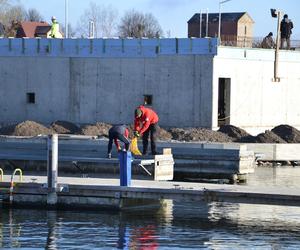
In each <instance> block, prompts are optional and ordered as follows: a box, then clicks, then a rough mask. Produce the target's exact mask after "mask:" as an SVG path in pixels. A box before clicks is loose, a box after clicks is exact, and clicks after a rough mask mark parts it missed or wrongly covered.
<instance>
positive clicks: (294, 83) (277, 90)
mask: <svg viewBox="0 0 300 250" xmlns="http://www.w3.org/2000/svg"><path fill="white" fill-rule="evenodd" d="M299 66H300V53H299V52H295V51H280V54H279V77H280V79H281V80H280V82H273V81H272V79H273V77H274V75H273V72H274V50H266V49H238V48H226V47H219V49H218V55H217V56H216V57H215V58H214V66H213V67H214V77H213V100H214V101H213V106H214V107H213V127H214V128H217V122H218V121H217V112H218V78H220V77H224V78H231V90H230V91H231V96H230V99H231V104H230V105H231V109H230V114H231V115H230V123H231V124H232V125H235V126H239V127H241V128H244V129H245V130H247V131H248V132H250V133H252V134H257V133H260V132H263V131H264V130H266V129H272V128H273V127H275V126H277V125H280V124H289V125H291V126H294V127H296V128H298V129H300V109H299V107H300V98H299V97H298V96H299V93H300V71H299Z"/></svg>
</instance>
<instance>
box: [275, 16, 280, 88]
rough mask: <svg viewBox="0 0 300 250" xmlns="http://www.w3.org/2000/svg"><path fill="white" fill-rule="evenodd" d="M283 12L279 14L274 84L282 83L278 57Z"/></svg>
mask: <svg viewBox="0 0 300 250" xmlns="http://www.w3.org/2000/svg"><path fill="white" fill-rule="evenodd" d="M281 15H282V12H281V11H278V13H277V36H276V48H275V60H274V82H280V77H279V76H278V56H279V43H280V20H281Z"/></svg>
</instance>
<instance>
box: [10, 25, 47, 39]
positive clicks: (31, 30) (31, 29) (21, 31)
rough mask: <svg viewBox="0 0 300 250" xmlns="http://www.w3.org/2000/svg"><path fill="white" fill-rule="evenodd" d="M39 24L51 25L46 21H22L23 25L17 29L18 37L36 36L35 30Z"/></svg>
mask: <svg viewBox="0 0 300 250" xmlns="http://www.w3.org/2000/svg"><path fill="white" fill-rule="evenodd" d="M38 26H50V25H49V23H46V22H21V26H20V27H19V28H18V30H17V35H16V37H19V38H20V37H31V38H34V37H35V31H36V28H37V27H38Z"/></svg>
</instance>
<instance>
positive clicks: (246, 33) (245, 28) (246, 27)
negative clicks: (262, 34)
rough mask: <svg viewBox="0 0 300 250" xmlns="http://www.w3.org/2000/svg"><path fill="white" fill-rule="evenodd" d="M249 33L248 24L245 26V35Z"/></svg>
mask: <svg viewBox="0 0 300 250" xmlns="http://www.w3.org/2000/svg"><path fill="white" fill-rule="evenodd" d="M246 35H247V26H245V36H246Z"/></svg>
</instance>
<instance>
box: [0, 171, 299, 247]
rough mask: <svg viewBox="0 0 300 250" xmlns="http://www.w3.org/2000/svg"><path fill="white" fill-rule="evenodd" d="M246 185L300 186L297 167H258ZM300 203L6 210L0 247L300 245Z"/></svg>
mask: <svg viewBox="0 0 300 250" xmlns="http://www.w3.org/2000/svg"><path fill="white" fill-rule="evenodd" d="M249 177H250V178H249V180H248V183H247V185H250V186H260V187H262V188H263V187H264V186H285V187H286V186H290V187H295V188H299V186H300V182H299V180H300V169H299V168H292V167H286V168H282V167H281V168H275V169H274V168H258V169H257V171H256V172H255V174H254V175H251V176H249ZM299 235H300V208H298V207H288V206H267V205H249V204H229V203H210V204H206V203H182V202H172V201H164V203H163V204H162V206H161V207H160V208H157V207H156V208H149V207H148V208H146V207H142V208H140V209H135V210H128V211H124V212H120V213H119V212H111V211H99V212H91V211H85V210H84V211H46V210H25V209H14V210H7V209H4V208H1V207H0V248H14V249H25V248H27V249H28V248H35V249H83V248H84V249H170V248H177V249H253V248H255V249H300V237H299Z"/></svg>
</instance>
